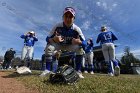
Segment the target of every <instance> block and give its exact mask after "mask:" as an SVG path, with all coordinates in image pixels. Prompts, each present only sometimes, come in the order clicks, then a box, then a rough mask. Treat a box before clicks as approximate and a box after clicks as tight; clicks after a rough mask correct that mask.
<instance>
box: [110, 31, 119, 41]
mask: <svg viewBox="0 0 140 93" xmlns="http://www.w3.org/2000/svg"><path fill="white" fill-rule="evenodd" d="M111 33H112V32H111ZM112 40H113V41H114V40H118V38H117V37H116V36H115V35H114V34H113V33H112Z"/></svg>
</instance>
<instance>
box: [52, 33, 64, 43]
mask: <svg viewBox="0 0 140 93" xmlns="http://www.w3.org/2000/svg"><path fill="white" fill-rule="evenodd" d="M52 39H53V41H54V42H55V43H60V42H63V41H64V39H63V38H62V36H61V35H59V34H58V33H57V32H56V33H55V36H54V37H53V38H52Z"/></svg>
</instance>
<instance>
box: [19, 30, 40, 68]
mask: <svg viewBox="0 0 140 93" xmlns="http://www.w3.org/2000/svg"><path fill="white" fill-rule="evenodd" d="M20 37H21V38H22V39H24V46H23V49H22V55H21V60H22V65H24V66H27V67H30V64H31V63H30V60H31V59H32V58H33V52H34V47H33V46H34V44H35V42H36V41H38V38H37V37H36V36H35V32H34V31H30V32H28V33H26V34H24V35H21V36H20ZM25 57H26V58H29V59H28V60H29V63H26V62H24V61H25Z"/></svg>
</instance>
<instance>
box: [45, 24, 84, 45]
mask: <svg viewBox="0 0 140 93" xmlns="http://www.w3.org/2000/svg"><path fill="white" fill-rule="evenodd" d="M56 32H57V33H58V34H59V35H61V36H62V38H64V41H63V42H61V43H60V45H70V44H72V39H73V38H80V40H81V41H82V44H81V46H83V47H84V46H85V44H86V42H85V37H84V35H83V33H82V31H81V29H80V28H79V27H78V26H77V25H75V24H73V25H72V26H71V27H70V28H67V27H66V26H65V24H64V23H63V22H62V23H59V24H57V25H56V26H55V27H54V28H53V29H52V31H51V32H50V34H49V35H48V36H47V38H46V41H47V42H48V43H49V39H50V38H53V37H54V36H55V33H56Z"/></svg>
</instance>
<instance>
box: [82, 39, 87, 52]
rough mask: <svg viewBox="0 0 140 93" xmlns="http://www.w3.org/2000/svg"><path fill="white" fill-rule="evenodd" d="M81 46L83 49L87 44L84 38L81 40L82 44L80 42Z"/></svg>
mask: <svg viewBox="0 0 140 93" xmlns="http://www.w3.org/2000/svg"><path fill="white" fill-rule="evenodd" d="M81 46H82V48H83V49H84V50H85V47H86V46H87V42H86V41H85V40H84V41H82V44H81Z"/></svg>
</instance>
